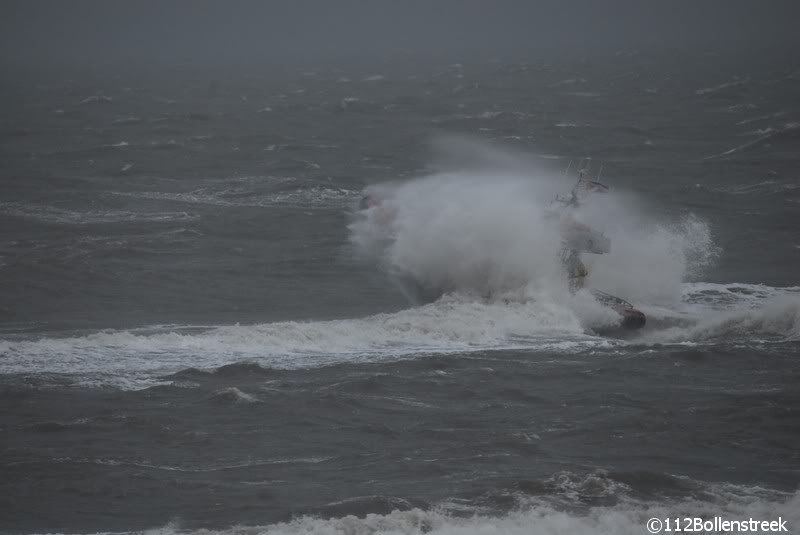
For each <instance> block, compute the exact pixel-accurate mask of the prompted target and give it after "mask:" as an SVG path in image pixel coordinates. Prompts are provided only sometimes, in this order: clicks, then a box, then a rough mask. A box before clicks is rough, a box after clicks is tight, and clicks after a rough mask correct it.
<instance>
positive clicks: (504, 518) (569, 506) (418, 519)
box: [138, 471, 800, 535]
mask: <svg viewBox="0 0 800 535" xmlns="http://www.w3.org/2000/svg"><path fill="white" fill-rule="evenodd" d="M661 479H662V480H667V481H661V483H669V484H671V485H672V486H677V487H685V488H682V489H681V490H682V491H686V490H688V489H691V488H694V489H695V492H694V493H692V494H693V495H690V496H688V497H684V498H662V499H650V500H645V499H637V498H634V497H632V496H631V494H632V492H631V488H630V487H629V486H628V485H626V484H625V483H622V482H620V481H615V480H614V479H613V478H611V477H609V476H608V474H606V473H604V472H602V471H601V472H596V473H593V474H589V475H587V476H585V477H579V476H575V475H573V474H570V473H566V472H565V473H561V474H556V475H555V476H553V478H551V479H550V480H548V481H545V482H542V483H538V484H536V486H537V487H538V486H539V485H543V486H542V488H541V490H543V491H547V490H549V491H553V492H555V493H556V494H555V495H550V496H539V497H537V496H535V495H533V496H531V495H526V494H524V493H522V492H516V493H513V492H512V493H510V494H509V496H508V497H507V501H513V502H515V503H516V507H515V508H514V509H513V510H511V511H508V512H505V513H497V512H492V508H491V507H480V506H475V505H473V504H469V505H467V504H463V503H462V500H451V501H447V502H443V503H441V504H439V505H437V506H434V507H430V508H422V507H413V506H412V504H411V503H409V502H408V501H407V500H405V499H402V498H396V497H392V496H361V497H356V498H351V499H348V500H343V501H340V502H334V503H331V504H328V505H326V506H325V507H323V510H324V511H331V512H334V514H333V515H324V516H322V515H321V516H312V515H304V516H300V517H297V518H294V519H292V520H290V521H287V522H279V523H275V524H268V525H262V526H246V525H236V526H232V527H229V528H223V529H200V530H196V531H195V530H187V529H184V528H182V527H181V526H180V522H178V521H174V522H172V523H170V524H167V525H166V526H162V527H158V528H155V529H152V530H147V531H143V532H138V533H145V534H161V535H178V534H187V533H191V534H198V535H200V534H202V535H310V534H326V535H329V534H340V535H378V534H394V535H422V534H427V535H446V534H453V533H460V534H466V535H471V534H475V535H479V534H481V535H483V534H488V533H491V534H497V535H517V534H518V535H531V534H533V535H561V534H565V533H569V534H573V535H583V534H586V535H597V534H604V535H640V534H641V533H646V532H647V528H646V522H647V521H648V520H649V519H651V518H659V519H662V520H665V519H666V518H668V517H669V518H675V517H681V518H683V517H689V518H694V517H700V518H703V519H704V520H710V519H713V518H714V517H721V518H722V519H724V520H739V521H748V520H749V519H750V518H753V519H755V520H759V521H760V520H768V521H772V520H778V519H779V518H780V520H782V521H783V522H784V523H785V526H786V527H787V528H788V530H789V531H790V532H791V531H792V529H793V528H794V526H797V525H798V524H800V493H797V492H796V493H788V492H781V491H775V490H770V489H763V488H759V487H746V486H738V485H732V484H704V483H701V482H697V481H693V480H689V479H688V478H675V477H670V476H662V477H661ZM376 509H377V510H378V511H380V512H369V511H370V510H372V511H375V510H376ZM384 511H385V512H384ZM337 512H338V514H336V513H337Z"/></svg>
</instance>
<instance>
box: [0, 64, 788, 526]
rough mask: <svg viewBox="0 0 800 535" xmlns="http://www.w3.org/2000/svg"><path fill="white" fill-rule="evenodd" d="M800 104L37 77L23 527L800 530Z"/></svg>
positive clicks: (7, 181) (770, 90)
mask: <svg viewBox="0 0 800 535" xmlns="http://www.w3.org/2000/svg"><path fill="white" fill-rule="evenodd" d="M798 95H800V63H797V62H796V57H795V58H794V59H792V58H790V57H787V56H782V57H781V56H773V57H770V58H767V59H765V58H761V59H759V60H758V61H749V62H747V61H743V60H741V59H740V58H731V57H727V56H720V55H715V54H713V53H705V52H695V53H685V54H678V53H671V54H666V53H659V52H656V51H652V52H644V51H643V52H637V51H636V50H621V51H620V52H618V53H617V54H616V55H614V54H610V55H608V56H607V57H603V58H599V59H598V58H594V59H591V60H588V59H586V60H581V59H579V58H578V59H573V60H566V59H565V60H560V61H553V62H545V61H530V62H520V61H503V60H492V59H491V58H487V59H484V60H480V61H478V60H472V61H470V60H468V59H467V58H465V59H464V60H463V61H437V60H435V59H432V58H431V59H430V60H429V61H426V62H420V61H411V60H403V59H400V58H398V59H395V60H391V61H390V60H387V61H383V62H372V63H369V64H367V63H364V64H357V63H355V62H354V63H353V64H351V65H342V66H336V65H334V64H332V63H330V64H326V65H325V66H321V67H319V68H312V67H309V68H306V67H302V68H294V69H293V68H288V67H285V68H268V67H258V66H255V67H253V66H250V67H247V68H244V67H240V66H232V67H231V68H229V69H225V68H219V69H216V70H214V71H210V70H208V69H199V68H194V67H192V66H186V67H174V68H162V67H157V66H151V67H142V66H141V65H139V66H129V67H123V66H115V65H101V66H98V65H94V66H88V65H87V66H84V67H83V68H81V69H67V68H63V69H59V68H51V69H47V70H42V69H39V70H36V69H25V68H23V67H17V68H15V69H11V70H7V71H6V72H5V75H4V81H3V83H2V84H0V118H1V119H2V120H1V121H0V296H1V297H2V300H1V301H0V435H1V436H2V444H0V511H1V512H0V531H2V532H4V533H76V534H88V533H98V532H102V533H129V532H142V531H145V532H149V533H159V534H173V533H199V532H202V533H206V534H226V535H227V534H256V533H274V534H279V533H298V534H299V533H343V534H354V535H355V534H371V533H403V534H416V533H436V534H444V533H456V532H458V533H466V534H478V533H482V534H484V533H485V534H488V533H510V534H523V533H524V534H537V535H538V534H567V533H569V534H591V533H605V534H641V533H647V531H646V527H645V523H646V521H647V520H648V519H650V518H659V519H662V520H663V519H666V518H675V517H680V518H683V517H702V518H707V519H711V518H714V517H715V516H719V517H723V518H725V519H729V520H740V519H749V518H754V519H758V520H776V519H778V518H779V517H780V518H782V519H783V520H785V521H786V522H787V525H788V527H789V532H793V530H800V493H799V492H798V482H800V447H798V443H799V442H798V441H799V440H800V368H799V367H798V364H797V363H798V358H800V269H798V268H800V176H799V175H798V172H799V170H800V106H798V102H800V101H798ZM579 168H580V169H586V170H587V172H588V173H589V175H590V176H591V177H592V178H593V179H594V180H596V181H598V182H600V183H602V184H604V185H605V186H607V187H608V191H607V192H598V193H597V194H592V195H591V196H590V197H589V198H588V200H587V201H586V202H585V203H584V204H583V207H582V208H581V212H580V213H579V214H578V215H577V216H576V217H577V219H578V220H579V221H580V222H581V223H582V224H585V225H588V226H589V227H591V228H592V229H593V230H596V231H598V232H602V233H603V235H604V236H606V237H607V238H608V240H609V242H610V247H609V251H608V252H607V253H605V254H585V255H584V258H583V262H584V263H585V265H586V269H587V271H588V276H587V277H586V280H585V286H584V288H582V289H578V290H577V291H573V292H570V291H569V289H568V281H567V280H566V277H565V276H564V273H563V269H562V266H561V264H560V263H559V259H558V234H557V232H554V231H553V228H552V226H548V224H547V221H548V214H549V213H551V211H552V210H553V209H554V208H553V206H554V203H555V205H558V203H559V202H560V201H557V200H556V199H557V198H559V199H562V201H563V199H564V198H565V196H568V195H569V194H570V191H571V190H572V188H573V186H574V185H575V181H576V179H577V176H578V175H577V171H578V169H579ZM371 195H372V196H373V197H370V196H371ZM365 196H366V197H365ZM376 198H377V200H375V199H376ZM373 201H374V203H375V204H370V203H371V202H373ZM409 280H411V281H414V283H415V284H421V285H422V286H426V287H427V288H439V289H440V290H441V291H440V292H439V293H438V294H437V295H435V296H428V298H420V296H419V295H415V294H414V292H413V291H409V284H408V281H409ZM592 289H595V290H602V291H604V292H607V293H609V294H611V295H613V296H617V297H619V298H621V299H624V300H626V301H628V302H629V303H630V304H631V305H632V306H633V307H635V308H636V309H638V310H640V311H642V312H643V313H644V314H645V315H646V317H647V324H646V325H645V326H644V327H643V328H642V329H639V330H632V331H626V330H623V329H618V328H617V329H615V328H614V327H618V325H616V323H618V320H619V316H618V315H617V314H616V313H615V312H614V311H612V310H611V309H609V308H608V307H606V306H604V305H603V304H601V303H599V302H598V301H597V299H596V298H595V295H594V294H593V293H592V292H591V291H590V290H592ZM794 532H795V533H796V532H797V531H794Z"/></svg>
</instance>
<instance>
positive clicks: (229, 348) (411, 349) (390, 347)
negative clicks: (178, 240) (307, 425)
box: [0, 297, 609, 388]
mask: <svg viewBox="0 0 800 535" xmlns="http://www.w3.org/2000/svg"><path fill="white" fill-rule="evenodd" d="M154 331H155V332H139V331H103V332H99V333H94V334H90V335H87V336H79V337H69V338H41V339H38V340H32V341H0V354H2V357H3V358H2V359H0V373H3V374H8V373H23V374H24V373H57V374H68V375H72V376H76V377H78V378H83V379H82V380H83V382H86V383H90V384H111V385H115V386H118V387H120V388H141V387H142V386H149V385H151V384H155V383H158V382H160V381H161V380H160V379H159V377H160V376H162V375H164V374H167V373H172V372H176V371H179V370H181V369H185V368H188V367H196V368H206V369H209V368H216V367H219V366H222V365H225V364H231V363H235V362H241V361H251V362H256V363H259V364H261V365H264V366H270V367H277V368H302V367H309V366H321V365H328V364H335V363H339V362H371V361H376V360H387V359H389V360H392V359H397V358H408V357H411V356H424V355H427V354H431V353H452V352H469V351H480V350H487V349H503V348H526V349H530V350H534V351H539V350H546V351H551V352H555V353H558V352H574V351H576V350H579V349H581V348H583V349H591V348H603V347H608V345H609V342H608V341H606V340H604V339H602V338H598V337H594V336H590V335H586V334H584V332H583V327H582V326H581V322H580V319H579V318H578V317H577V316H576V315H575V314H574V313H573V312H572V311H571V310H570V309H568V308H566V307H559V306H557V305H555V304H554V303H543V304H541V305H540V304H536V303H509V304H505V303H503V302H498V303H484V302H480V301H475V300H470V299H468V298H457V297H453V298H446V299H442V300H440V301H438V302H436V303H433V304H431V305H427V306H423V307H419V308H413V309H407V310H402V311H400V312H396V313H392V314H378V315H376V316H370V317H366V318H361V319H352V320H336V321H322V322H279V323H268V324H261V325H246V326H245V325H231V326H220V327H206V328H198V327H183V328H181V327H169V328H163V329H154Z"/></svg>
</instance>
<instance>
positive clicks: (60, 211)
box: [0, 202, 197, 225]
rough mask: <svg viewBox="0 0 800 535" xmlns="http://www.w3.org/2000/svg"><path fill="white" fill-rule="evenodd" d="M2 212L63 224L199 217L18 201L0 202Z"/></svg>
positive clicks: (93, 223)
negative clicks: (56, 205) (70, 207)
mask: <svg viewBox="0 0 800 535" xmlns="http://www.w3.org/2000/svg"><path fill="white" fill-rule="evenodd" d="M0 214H3V215H6V216H11V217H22V218H30V219H36V220H38V221H42V222H44V223H56V224H62V225H95V224H103V223H130V222H136V223H147V222H165V221H186V220H190V219H194V218H196V217H197V216H195V215H193V214H190V213H187V212H131V211H126V210H113V209H110V210H89V211H77V210H67V209H65V208H58V207H55V206H46V205H40V204H25V203H18V202H8V203H0Z"/></svg>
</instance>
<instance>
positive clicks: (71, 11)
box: [0, 0, 800, 63]
mask: <svg viewBox="0 0 800 535" xmlns="http://www.w3.org/2000/svg"><path fill="white" fill-rule="evenodd" d="M798 14H800V2H798V1H792V0H789V1H786V0H764V1H756V0H744V1H743V0H713V1H712V0H705V1H704V0H696V1H688V0H680V1H648V0H639V1H634V0H626V1H621V0H614V1H612V0H598V1H591V2H590V1H586V0H580V1H579V0H573V1H563V2H556V1H536V0H529V1H511V0H506V1H503V0H499V1H489V0H486V1H479V0H461V1H455V0H428V1H417V0H395V1H388V0H363V1H355V0H338V1H337V0H286V1H283V2H279V1H269V0H265V1H260V2H259V1H253V0H233V1H227V2H224V1H212V0H162V1H124V2H123V1H118V0H71V1H66V0H64V1H61V0H48V1H44V0H4V1H3V2H2V3H0V21H2V22H0V30H2V31H1V32H0V35H1V36H0V40H2V47H3V49H2V56H3V58H4V59H6V60H12V61H19V62H44V61H46V60H51V61H53V60H54V61H58V62H61V61H65V60H71V59H77V60H80V61H88V62H92V61H105V60H124V59H134V60H138V61H140V62H145V63H150V62H159V63H164V62H166V63H169V62H185V61H191V62H209V63H215V62H229V61H242V62H247V61H259V62H285V63H291V62H292V61H305V62H312V63H313V62H315V61H316V62H324V61H327V60H337V61H341V60H346V59H347V58H367V59H372V58H381V57H386V56H388V55H395V54H397V53H398V52H403V53H411V54H418V55H421V56H423V57H424V56H427V55H433V56H437V57H445V58H447V57H452V58H469V57H470V56H476V55H480V56H482V57H491V56H493V55H494V56H507V55H513V56H516V57H520V56H531V57H537V58H539V57H545V58H546V57H548V55H555V54H559V53H563V54H570V55H591V54H602V53H611V52H614V51H616V50H620V49H623V50H631V49H639V48H650V47H653V46H663V47H667V48H672V47H681V48H690V47H701V48H704V49H709V48H710V49H717V50H719V49H722V50H724V49H729V50H742V51H747V50H754V49H762V48H764V47H768V46H769V47H774V46H783V47H784V48H785V49H786V50H787V53H788V54H791V53H793V52H794V50H795V49H796V48H794V46H793V45H796V44H797V42H798V41H797V38H796V37H795V34H796V33H797V29H796V27H795V26H796V24H797V20H798Z"/></svg>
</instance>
